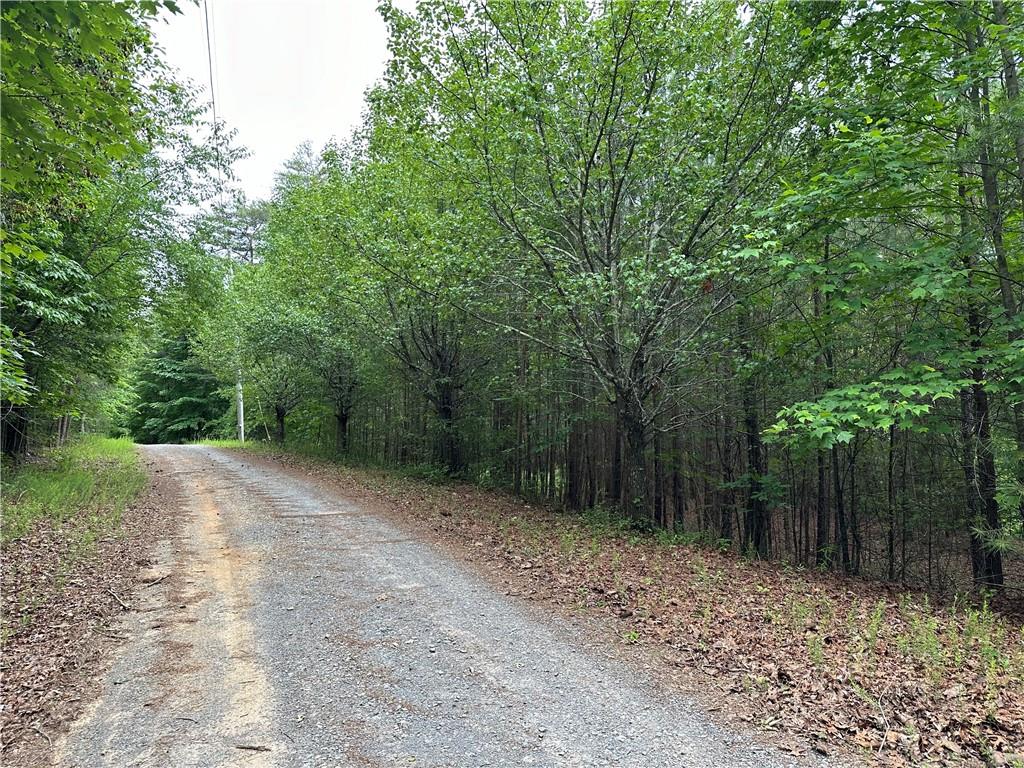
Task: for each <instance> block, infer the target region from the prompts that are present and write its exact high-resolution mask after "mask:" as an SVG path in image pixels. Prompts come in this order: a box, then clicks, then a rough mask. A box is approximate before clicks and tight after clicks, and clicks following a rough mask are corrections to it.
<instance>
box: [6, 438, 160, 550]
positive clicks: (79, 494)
mask: <svg viewBox="0 0 1024 768" xmlns="http://www.w3.org/2000/svg"><path fill="white" fill-rule="evenodd" d="M145 484H146V473H145V471H144V470H143V469H142V466H141V464H140V462H139V455H138V453H137V451H136V450H135V446H134V445H133V444H132V443H131V442H130V441H128V440H124V439H113V438H108V437H99V436H97V435H87V436H84V437H82V438H80V439H78V440H76V441H75V442H74V443H72V444H70V445H67V446H65V447H63V448H59V449H55V450H53V451H51V452H49V453H48V454H47V455H45V456H44V457H42V458H41V459H39V460H38V461H33V462H31V463H28V464H25V465H23V466H21V467H18V468H17V469H14V470H10V471H8V472H5V477H4V482H3V488H2V491H0V496H2V501H3V519H2V523H0V541H3V542H8V541H12V540H13V539H17V538H20V537H21V536H24V535H25V534H26V533H27V532H28V531H29V530H30V529H31V527H32V525H33V524H34V523H35V521H37V520H40V519H45V520H50V521H52V522H55V523H64V522H69V521H71V522H74V523H75V525H76V531H77V535H78V536H79V537H80V539H81V543H82V544H85V545H90V544H91V543H92V542H93V541H95V539H96V538H97V537H98V536H100V535H102V534H103V533H104V532H106V531H109V530H111V529H112V528H115V527H116V526H117V525H118V524H119V523H120V521H121V515H122V514H123V513H124V510H125V507H127V505H128V504H129V503H131V502H132V501H133V500H134V499H135V498H136V496H138V494H139V493H140V492H141V491H142V489H143V487H144V486H145Z"/></svg>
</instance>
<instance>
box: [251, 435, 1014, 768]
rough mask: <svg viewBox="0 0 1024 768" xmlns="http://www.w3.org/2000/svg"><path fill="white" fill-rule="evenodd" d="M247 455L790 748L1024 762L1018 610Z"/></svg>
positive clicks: (861, 755)
mask: <svg viewBox="0 0 1024 768" xmlns="http://www.w3.org/2000/svg"><path fill="white" fill-rule="evenodd" d="M247 455H248V456H250V457H251V458H252V459H253V460H254V461H256V462H258V461H261V460H269V461H273V462H274V463H275V464H278V465H279V466H280V465H283V466H285V467H286V468H288V469H289V471H291V472H292V473H294V474H298V475H302V476H304V477H306V478H307V479H315V480H318V481H320V482H324V483H325V484H328V485H330V486H332V487H335V488H337V489H339V490H341V491H342V492H344V493H345V494H346V495H347V496H349V497H351V498H352V499H353V500H355V501H357V502H359V503H361V504H363V505H364V506H367V507H368V508H370V509H373V510H375V511H378V512H381V513H384V514H386V515H388V516H389V517H391V518H392V519H394V520H395V521H396V522H398V523H399V524H404V525H406V526H409V525H412V526H413V527H415V528H416V529H418V530H420V531H423V532H426V533H427V534H428V536H429V538H432V539H433V540H434V541H435V542H436V543H438V544H441V545H443V546H444V547H445V549H447V550H448V551H450V552H452V553H453V554H455V555H456V556H457V557H460V558H461V559H463V560H465V561H468V562H471V563H473V565H474V566H475V567H476V568H478V569H479V570H480V571H481V573H483V574H484V575H485V577H487V578H489V579H490V580H491V581H492V582H494V583H497V584H499V585H501V586H502V587H503V588H504V589H505V591H506V592H507V593H508V594H510V595H514V596H520V597H523V598H526V599H529V600H533V601H538V602H540V603H541V604H545V605H548V606H555V607H557V608H559V610H560V611H561V612H563V613H566V614H568V615H573V616H576V617H578V618H582V619H585V620H586V623H587V624H588V625H589V626H593V625H594V624H595V623H596V624H598V625H599V626H600V627H601V631H603V633H604V634H605V635H606V636H609V637H614V638H615V639H616V640H617V643H616V644H617V645H618V646H619V649H620V651H622V652H624V653H625V654H626V655H628V656H630V657H631V658H632V659H634V660H638V661H639V662H640V663H642V664H644V666H647V667H652V668H660V669H661V670H662V672H663V673H664V676H665V677H666V678H667V679H669V680H670V681H672V683H673V684H675V685H677V686H679V687H681V688H682V689H684V690H686V691H687V692H688V693H690V694H691V695H695V696H696V697H697V698H698V699H700V700H702V701H703V702H705V704H707V705H708V706H709V708H710V709H712V710H717V711H720V712H721V713H722V714H723V715H725V718H726V719H735V718H739V719H741V720H745V721H747V722H748V723H750V724H751V725H753V726H754V727H755V728H756V729H757V730H759V731H762V732H771V733H772V738H773V740H775V741H776V742H778V743H780V744H782V745H783V746H786V747H787V748H789V749H790V750H791V751H793V752H795V753H800V752H801V751H806V750H814V751H816V752H819V753H824V754H836V755H838V756H841V757H846V758H850V757H855V758H857V759H859V760H861V761H864V762H866V763H869V764H873V765H885V766H910V765H925V764H928V765H943V766H946V765H950V766H952V765H956V766H985V765H989V766H1003V765H1022V766H1024V632H1022V627H1021V624H1020V621H1019V620H1018V619H1009V618H1006V617H1002V616H999V615H998V614H993V613H991V612H989V611H985V610H979V609H978V608H977V607H961V608H959V609H953V608H952V607H936V606H934V605H931V604H929V603H928V601H927V598H926V597H924V596H922V595H912V594H901V593H898V592H896V591H895V590H892V589H889V588H887V587H886V586H885V585H880V584H877V583H872V582H866V581H862V580H856V579H849V578H841V577H837V576H835V575H831V574H819V573H816V572H809V571H804V570H801V569H792V568H787V567H785V566H782V565H779V564H774V563H765V562H756V561H747V560H744V559H742V558H738V557H735V556H733V555H731V554H723V553H720V552H717V551H713V550H708V549H703V548H696V547H691V546H684V545H671V546H670V545H666V544H663V543H659V542H658V541H657V540H656V539H654V538H652V537H649V536H636V535H631V534H629V533H628V532H620V533H614V532H608V531H607V530H605V531H595V529H594V527H593V526H589V525H588V524H587V523H586V522H585V521H584V520H583V519H581V518H580V517H579V516H574V515H569V514H564V513H559V512H556V511H552V510H548V509H542V508H538V507H536V506H533V505H529V504H527V503H525V502H523V501H522V500H520V499H516V498H514V497H511V496H509V495H507V494H502V493H495V492H492V491H486V490H482V489H480V488H477V487H474V486H469V485H449V486H436V485H431V484H428V483H425V482H421V481H415V480H410V479H407V478H401V477H396V476H394V475H388V474H386V473H383V472H375V471H366V470H356V469H350V468H345V467H339V466H337V465H332V464H326V463H322V462H317V461H313V460H310V459H305V458H301V457H296V456H292V455H277V456H272V457H268V458H261V457H259V456H256V455H254V454H251V453H249V454H247ZM709 692H710V695H709Z"/></svg>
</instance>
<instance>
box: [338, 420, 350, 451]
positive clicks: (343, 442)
mask: <svg viewBox="0 0 1024 768" xmlns="http://www.w3.org/2000/svg"><path fill="white" fill-rule="evenodd" d="M348 420H349V412H348V411H347V410H342V411H335V413H334V448H335V450H336V451H337V452H338V453H348Z"/></svg>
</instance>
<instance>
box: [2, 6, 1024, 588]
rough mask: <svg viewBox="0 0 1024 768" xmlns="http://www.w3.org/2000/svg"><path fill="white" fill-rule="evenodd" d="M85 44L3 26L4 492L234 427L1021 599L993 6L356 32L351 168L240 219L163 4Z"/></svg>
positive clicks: (1014, 179)
mask: <svg viewBox="0 0 1024 768" xmlns="http://www.w3.org/2000/svg"><path fill="white" fill-rule="evenodd" d="M83 7H84V6H83V5H82V4H75V3H69V4H60V5H58V4H46V3H25V4H5V6H4V10H3V20H4V25H5V33H4V72H3V98H4V112H3V134H4V136H3V147H2V149H3V155H4V177H3V210H4V214H3V228H4V246H3V258H4V262H3V279H4V296H3V372H2V385H3V390H4V392H3V413H2V416H3V449H4V452H5V454H7V455H8V456H9V457H11V458H12V459H15V460H16V459H18V457H20V456H23V455H24V454H25V452H26V451H30V450H31V449H32V444H33V441H37V442H42V441H45V440H52V439H58V440H60V439H64V438H65V437H66V435H67V432H68V430H69V429H71V428H72V424H74V425H75V428H78V426H77V425H78V424H79V423H81V424H82V425H83V427H90V428H102V429H111V430H115V431H116V430H122V431H127V432H130V433H131V434H133V435H134V436H135V437H136V439H138V440H140V441H160V442H163V441H183V440H192V439H196V438H199V437H203V436H211V435H219V436H230V435H232V434H234V433H235V430H236V426H235V425H236V423H237V422H238V421H240V419H239V418H238V417H239V416H240V414H239V413H238V403H239V402H244V405H245V417H246V420H247V428H248V437H249V438H250V439H251V438H254V437H255V438H257V439H268V440H276V441H279V442H282V443H284V442H287V443H289V444H291V445H298V446H306V447H312V448H317V449H319V450H321V451H329V452H333V453H336V454H337V455H338V456H339V457H342V458H343V459H344V460H346V461H351V462H361V463H374V464H385V465H407V466H415V467H418V468H419V469H420V470H422V471H424V472H429V473H435V474H439V475H441V474H443V475H451V476H457V477H462V478H465V479H469V480H472V481H474V482H478V483H481V484H484V485H489V486H494V487H498V488H507V489H509V490H510V491H512V492H514V493H517V494H521V495H524V496H527V497H530V498H536V499H539V500H544V501H546V502H550V503H551V504H554V505H558V506H561V507H564V508H566V509H568V510H581V509H586V508H591V507H595V506H603V507H607V508H609V509H613V510H616V511H617V512H618V513H619V514H621V515H622V516H623V517H624V518H626V519H628V520H630V521H631V522H632V523H633V524H634V525H635V526H637V527H638V528H645V529H650V528H657V529H663V530H665V531H666V532H668V533H669V534H673V535H677V536H681V537H691V538H692V539H693V540H696V541H702V542H706V543H708V544H710V545H713V546H718V547H722V548H730V547H731V548H733V549H734V550H736V551H737V552H741V553H744V554H746V555H748V556H751V557H759V558H776V559H784V560H786V561H789V562H792V563H795V564H803V565H807V566H816V567H820V568H825V569H836V570H840V571H844V572H848V573H853V574H864V575H868V576H872V577H877V578H881V579H886V580H890V581H902V582H905V583H911V584H918V585H926V586H928V587H931V588H933V589H937V590H953V589H960V588H964V587H965V586H969V585H971V584H973V585H974V586H976V587H984V588H991V589H999V588H1002V587H1006V588H1007V589H1008V590H1019V589H1020V588H1021V587H1022V586H1024V582H1022V581H1021V575H1022V574H1021V567H1020V564H1021V561H1022V543H1021V538H1022V534H1024V530H1022V528H1024V314H1022V313H1024V102H1022V100H1021V95H1020V82H1019V80H1020V74H1019V69H1020V67H1021V65H1022V55H1021V52H1022V51H1024V7H1022V5H1021V4H1020V3H1019V2H1004V0H991V2H989V1H988V0H986V1H985V2H966V1H965V2H945V3H931V2H927V3H922V2H891V3H884V4H883V3H876V2H870V1H862V0H844V1H842V2H838V1H837V2H818V3H798V2H751V3H736V2H719V1H717V0H712V1H709V2H700V3H676V2H669V1H666V2H657V3H654V2H651V3H633V2H607V3H598V4H594V3H587V2H583V1H582V0H580V1H579V2H559V3H555V4H547V3H525V2H523V3H519V2H507V3H482V2H469V3H465V2H460V3H456V2H450V1H448V0H426V1H425V2H421V3H419V4H418V7H417V9H416V10H415V12H412V13H408V12H405V11H402V10H399V9H397V8H395V7H392V6H391V5H390V4H388V3H384V4H383V5H382V7H381V11H382V13H383V14H384V16H385V19H386V21H387V23H388V25H389V30H390V50H391V59H390V61H389V64H388V68H387V71H386V75H385V76H384V78H383V79H382V80H381V81H380V82H379V83H378V84H377V86H375V87H374V88H373V89H371V91H370V92H368V94H367V99H366V112H365V121H364V124H363V126H362V128H361V129H360V130H358V131H357V132H356V133H355V134H354V135H352V136H350V137H345V138H344V139H343V140H339V141H338V142H336V143H334V144H331V145H329V146H327V147H324V148H322V149H317V148H312V147H309V146H306V147H301V148H299V149H298V150H297V151H296V153H295V155H294V157H293V159H292V160H291V161H290V162H289V163H288V165H287V166H286V167H285V168H284V169H282V171H281V173H280V174H279V177H278V182H277V185H276V188H275V191H274V194H273V195H272V197H271V199H269V200H266V201H249V200H246V199H244V198H242V197H240V196H238V195H236V194H233V193H232V192H231V191H230V186H231V179H230V165H231V162H232V160H233V159H234V158H235V157H237V156H238V155H239V154H240V150H239V149H238V148H236V147H234V146H233V145H232V137H231V134H230V132H229V131H228V130H227V128H226V127H225V126H223V125H220V124H219V123H217V122H216V121H215V120H213V119H211V117H210V116H209V115H208V114H207V113H206V112H204V111H201V110H198V109H197V107H196V104H198V103H201V99H200V98H198V96H197V94H196V93H195V91H194V90H193V89H192V88H191V87H190V86H187V85H182V84H180V83H176V82H175V81H174V79H173V74H172V73H168V72H165V71H164V70H163V69H162V68H161V67H160V65H159V61H158V52H154V50H153V48H152V44H151V40H150V38H149V33H148V31H147V29H148V28H147V26H146V25H147V23H148V20H149V19H150V18H151V17H152V16H154V15H155V14H157V13H158V12H160V11H161V10H163V9H170V10H172V11H173V10H174V9H175V8H174V5H173V3H169V2H167V3H163V4H160V3H155V2H137V3H128V4H119V5H112V4H111V5H107V4H97V5H90V6H89V11H88V13H87V14H86V13H84V11H83ZM69 21H74V23H73V24H71V23H68V22H69ZM70 29H74V30H75V32H74V35H75V36H76V37H77V40H75V41H74V42H75V45H70V44H69V40H68V36H69V35H70V34H71V33H70V32H68V31H67V30H70ZM18 36H21V39H20V42H19V39H17V38H18ZM28 42H31V43H32V45H29V44H28ZM69 52H70V53H69ZM41 64H43V65H45V71H46V73H47V78H46V79H45V80H41V79H40V75H39V73H40V71H41V67H40V65H41ZM339 76H343V73H339ZM71 137H73V138H74V141H73V142H71V141H69V139H70V138H71ZM72 147H73V148H72ZM185 211H198V212H193V213H184V212H185ZM236 389H237V392H236ZM236 395H237V396H236ZM79 420H80V422H79Z"/></svg>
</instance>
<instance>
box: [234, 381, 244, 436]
mask: <svg viewBox="0 0 1024 768" xmlns="http://www.w3.org/2000/svg"><path fill="white" fill-rule="evenodd" d="M235 408H236V410H237V411H238V441H239V442H240V443H242V444H244V443H245V398H244V397H243V396H242V372H241V371H239V372H238V379H237V380H236V382H235Z"/></svg>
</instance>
